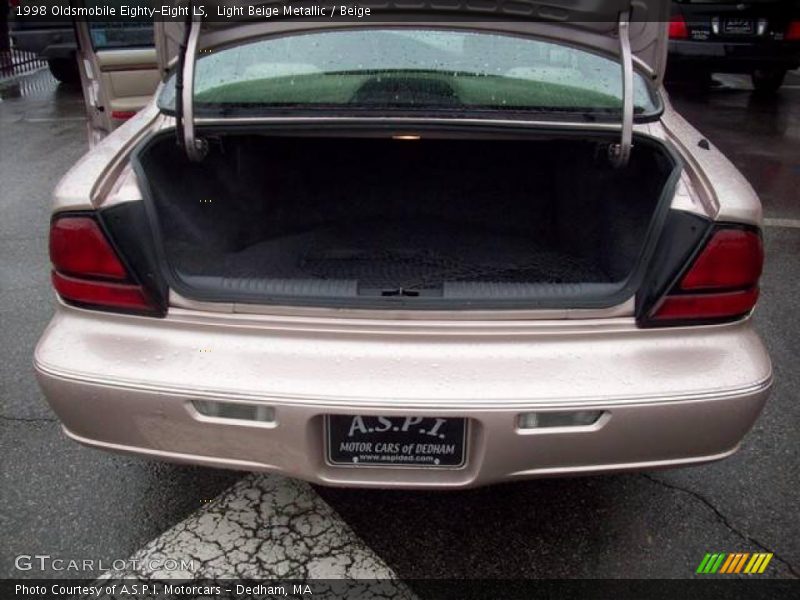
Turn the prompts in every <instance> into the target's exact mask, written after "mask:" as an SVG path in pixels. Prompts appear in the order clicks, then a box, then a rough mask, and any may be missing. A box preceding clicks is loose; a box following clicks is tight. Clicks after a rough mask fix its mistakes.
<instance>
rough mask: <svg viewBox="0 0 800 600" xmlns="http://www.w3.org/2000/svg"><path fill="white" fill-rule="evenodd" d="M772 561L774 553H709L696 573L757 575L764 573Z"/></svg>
mask: <svg viewBox="0 0 800 600" xmlns="http://www.w3.org/2000/svg"><path fill="white" fill-rule="evenodd" d="M771 560H772V552H754V553H753V554H750V553H749V552H730V553H728V552H716V553H713V554H711V553H707V554H706V555H705V556H704V557H703V560H701V561H700V565H699V566H698V567H697V570H696V571H695V573H699V574H702V575H713V574H715V573H717V574H720V575H722V574H725V575H734V574H736V573H746V574H748V575H755V574H756V573H763V572H764V571H765V570H766V568H767V565H768V564H769V561H771Z"/></svg>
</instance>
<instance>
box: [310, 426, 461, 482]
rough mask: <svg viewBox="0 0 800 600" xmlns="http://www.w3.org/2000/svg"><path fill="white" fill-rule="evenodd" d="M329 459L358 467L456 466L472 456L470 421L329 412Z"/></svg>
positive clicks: (333, 462) (327, 432) (332, 462)
mask: <svg viewBox="0 0 800 600" xmlns="http://www.w3.org/2000/svg"><path fill="white" fill-rule="evenodd" d="M325 432H326V434H325V437H326V439H327V444H326V447H327V459H328V462H329V463H330V464H332V465H348V466H351V467H353V466H355V467H363V466H368V467H378V466H380V467H422V468H432V469H435V468H456V467H461V466H463V465H464V464H465V462H466V458H467V452H466V450H467V449H466V440H467V420H466V419H461V418H449V417H447V418H445V417H413V416H409V417H397V416H391V417H386V416H380V417H376V416H365V415H328V416H326V417H325Z"/></svg>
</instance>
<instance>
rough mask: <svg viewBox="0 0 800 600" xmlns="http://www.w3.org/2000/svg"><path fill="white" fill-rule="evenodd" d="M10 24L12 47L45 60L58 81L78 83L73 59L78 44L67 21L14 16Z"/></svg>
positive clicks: (78, 76) (75, 63) (76, 64)
mask: <svg viewBox="0 0 800 600" xmlns="http://www.w3.org/2000/svg"><path fill="white" fill-rule="evenodd" d="M12 6H13V2H12ZM12 15H13V12H12ZM9 25H10V27H9V32H10V34H11V39H12V40H13V41H14V47H15V48H17V49H19V50H24V51H26V52H34V53H36V54H37V55H38V56H40V57H42V58H43V59H45V60H46V61H47V66H48V67H49V68H50V72H51V73H52V74H53V77H55V78H56V79H58V80H59V81H61V82H64V83H77V82H78V81H80V74H79V72H78V63H77V60H76V58H75V52H76V50H77V48H78V45H77V42H76V41H75V32H74V31H73V29H72V26H71V25H70V24H69V23H68V22H67V23H65V22H63V21H61V22H58V21H50V22H48V21H39V20H30V19H27V20H26V19H25V17H23V16H19V15H14V16H12V18H11V21H10V23H9Z"/></svg>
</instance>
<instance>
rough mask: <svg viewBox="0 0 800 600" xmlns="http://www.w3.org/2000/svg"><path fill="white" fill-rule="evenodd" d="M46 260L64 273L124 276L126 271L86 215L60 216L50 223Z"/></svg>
mask: <svg viewBox="0 0 800 600" xmlns="http://www.w3.org/2000/svg"><path fill="white" fill-rule="evenodd" d="M50 261H51V262H52V263H53V267H54V268H55V269H56V271H59V272H60V273H64V274H66V275H78V276H84V277H106V278H108V279H120V280H121V279H125V278H126V277H127V276H128V274H127V273H126V271H125V267H124V266H123V265H122V263H121V262H120V260H119V258H117V254H116V252H114V249H113V248H112V247H111V245H110V244H109V243H108V240H106V236H105V235H104V234H103V232H102V231H101V230H100V227H99V226H98V225H97V221H95V220H94V219H92V218H90V217H62V218H60V219H56V220H55V221H53V224H52V225H51V226H50Z"/></svg>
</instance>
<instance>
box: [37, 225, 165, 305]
mask: <svg viewBox="0 0 800 600" xmlns="http://www.w3.org/2000/svg"><path fill="white" fill-rule="evenodd" d="M50 260H51V262H52V263H53V274H52V281H53V287H54V288H55V290H56V292H58V295H59V296H61V297H62V298H63V299H64V300H66V301H67V302H72V303H75V304H79V305H82V306H87V307H96V308H105V309H109V310H124V311H135V312H146V313H156V312H158V308H157V307H156V305H155V304H154V303H153V302H152V301H151V300H150V298H149V296H148V294H147V292H145V290H144V289H143V288H142V286H141V285H139V284H137V283H136V282H135V281H134V280H133V278H132V277H131V275H130V274H129V273H128V271H127V269H126V268H125V266H124V265H123V264H122V261H121V260H120V258H119V256H117V253H116V252H115V251H114V248H113V247H112V246H111V244H110V243H109V241H108V239H107V238H106V236H105V234H104V233H103V230H102V229H101V228H100V226H99V225H98V223H97V221H96V220H95V219H94V218H92V217H87V216H78V215H67V216H63V217H58V218H56V219H54V220H53V222H52V224H51V225H50Z"/></svg>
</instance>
